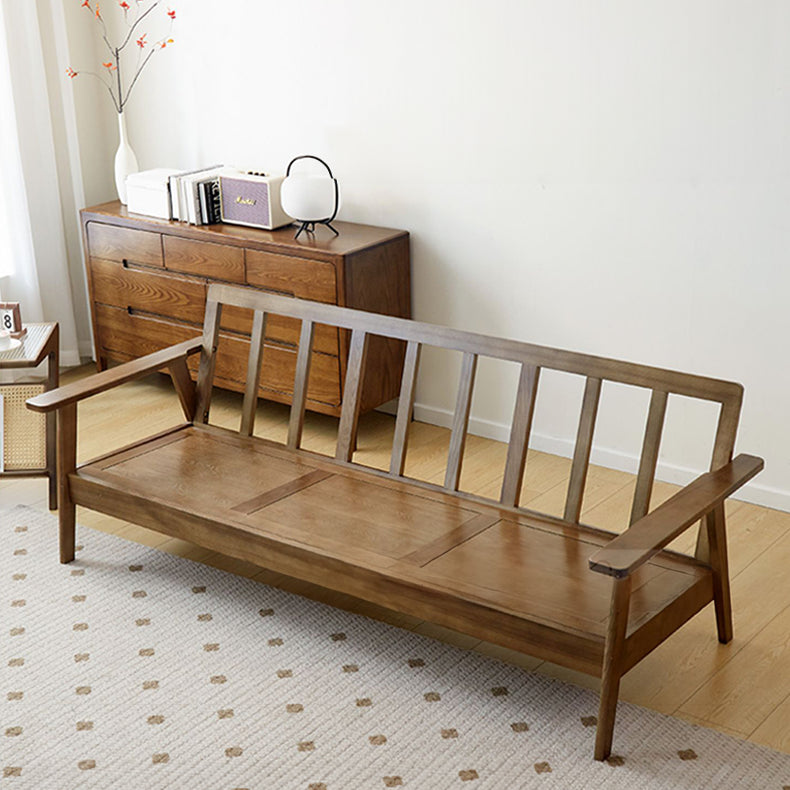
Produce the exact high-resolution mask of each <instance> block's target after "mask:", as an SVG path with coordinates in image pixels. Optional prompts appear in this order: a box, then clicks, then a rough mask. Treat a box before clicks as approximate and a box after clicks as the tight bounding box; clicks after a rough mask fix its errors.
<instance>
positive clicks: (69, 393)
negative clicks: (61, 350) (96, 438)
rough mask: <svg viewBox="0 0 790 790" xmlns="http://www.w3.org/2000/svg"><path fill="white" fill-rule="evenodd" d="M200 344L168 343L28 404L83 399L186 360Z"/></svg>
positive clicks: (39, 406)
mask: <svg viewBox="0 0 790 790" xmlns="http://www.w3.org/2000/svg"><path fill="white" fill-rule="evenodd" d="M202 347H203V338H202V337H196V338H194V339H192V340H185V341H184V342H183V343H179V344H178V345H175V346H168V347H167V348H163V349H161V350H160V351H155V352H154V353H153V354H147V355H146V356H144V357H140V358H139V359H134V360H132V361H131V362H125V363H124V364H123V365H118V367H115V368H111V369H110V370H105V371H103V372H102V373H96V374H94V375H93V376H89V377H88V378H86V379H82V380H80V381H75V382H73V383H72V384H66V385H64V386H63V387H58V388H57V389H54V390H50V391H49V392H42V393H41V395H36V397H34V398H30V399H29V400H28V401H27V407H28V409H32V410H33V411H38V412H47V411H52V410H53V409H60V408H62V407H63V406H68V405H69V404H71V403H76V402H77V401H81V400H84V399H85V398H88V397H90V396H91V395H96V394H97V393H99V392H104V391H105V390H108V389H111V388H112V387H117V386H118V385H119V384H124V383H126V382H127V381H133V380H134V379H139V378H142V377H143V376H147V375H148V374H149V373H154V372H155V371H157V370H161V369H162V368H165V367H167V366H168V365H170V364H171V363H173V362H176V361H178V360H179V359H185V358H186V357H188V356H189V355H190V354H195V353H197V352H198V351H200V349H201V348H202Z"/></svg>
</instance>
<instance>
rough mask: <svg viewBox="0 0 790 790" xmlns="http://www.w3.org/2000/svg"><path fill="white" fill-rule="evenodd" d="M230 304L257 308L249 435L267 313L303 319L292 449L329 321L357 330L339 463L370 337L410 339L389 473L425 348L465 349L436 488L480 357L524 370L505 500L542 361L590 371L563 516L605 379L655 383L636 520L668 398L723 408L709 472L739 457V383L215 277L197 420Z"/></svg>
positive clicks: (575, 503) (345, 457) (700, 548)
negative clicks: (319, 327) (317, 345)
mask: <svg viewBox="0 0 790 790" xmlns="http://www.w3.org/2000/svg"><path fill="white" fill-rule="evenodd" d="M223 303H226V304H230V305H234V306H237V307H243V308H248V309H251V310H253V311H254V318H253V330H252V336H251V343H250V355H249V359H248V366H247V382H246V387H245V394H244V402H243V406H242V417H241V427H240V432H241V433H242V434H243V435H246V436H250V435H252V432H253V427H254V422H255V412H256V408H257V402H258V387H259V382H260V376H261V365H262V362H263V347H264V340H265V334H266V315H267V314H272V315H283V316H289V317H291V318H295V319H297V320H300V321H301V322H302V325H301V333H300V339H299V350H298V354H297V360H296V371H295V376H294V388H293V399H292V404H291V412H290V419H289V424H288V437H287V441H286V445H287V447H289V448H291V449H294V450H298V449H300V447H301V442H302V431H303V427H304V418H305V404H306V399H307V383H308V380H309V374H310V362H311V359H312V356H313V352H312V345H313V338H314V334H315V326H316V324H328V325H330V326H336V327H338V328H340V329H344V330H347V331H350V334H351V338H350V348H349V355H348V365H347V369H346V374H345V382H344V387H343V394H342V407H341V415H340V421H339V426H338V436H337V444H336V446H335V459H336V460H338V461H341V462H345V463H353V456H354V451H355V448H356V433H357V425H358V421H359V413H360V403H361V393H362V382H363V379H364V375H365V361H366V357H367V353H368V347H369V341H370V337H371V335H380V336H384V337H388V338H394V339H396V340H400V341H403V342H405V343H406V353H405V360H404V365H403V373H402V379H401V389H400V398H399V402H398V411H397V417H396V420H395V430H394V435H393V441H392V451H391V456H390V464H389V470H388V472H386V473H385V474H387V475H388V476H389V477H391V478H396V479H397V478H404V465H405V459H406V451H407V445H408V433H409V431H408V428H409V423H410V421H411V417H412V412H413V409H414V393H415V384H416V381H417V375H418V371H419V366H420V359H421V352H422V349H423V347H424V346H434V347H438V348H442V349H447V350H451V351H457V352H461V354H462V355H463V356H462V363H461V373H460V378H459V381H458V387H457V392H456V399H455V410H454V412H453V417H452V427H451V433H450V445H449V450H448V455H447V465H446V468H445V476H444V484H443V485H442V486H439V485H429V487H432V488H434V489H437V490H444V491H452V492H455V491H458V488H459V481H460V476H461V470H462V466H463V458H464V447H465V443H466V435H467V431H468V425H469V415H470V408H471V402H472V394H473V391H474V385H475V376H476V372H477V365H478V360H479V358H480V357H481V356H483V357H490V358H494V359H500V360H506V361H510V362H515V363H517V364H518V365H519V367H520V373H519V380H518V388H517V391H516V399H515V408H514V411H513V419H512V423H511V428H510V438H509V442H508V447H507V458H506V462H505V469H504V474H503V478H502V485H501V491H500V496H499V500H498V502H499V504H501V505H503V506H505V507H513V508H518V507H519V500H520V494H521V487H522V483H523V479H524V472H525V467H526V461H527V449H528V446H529V437H530V431H531V427H532V421H533V415H534V410H535V402H536V399H537V393H538V385H539V382H540V378H541V375H540V374H541V370H542V369H543V368H547V369H550V370H557V371H563V372H566V373H572V374H576V375H579V376H583V377H584V378H585V388H584V396H583V398H582V404H581V410H580V415H579V422H578V428H577V432H576V442H575V445H574V451H573V459H572V463H571V470H570V477H569V481H568V488H567V493H566V498H565V505H564V511H563V517H562V520H563V521H565V522H567V523H570V524H578V523H579V518H580V515H581V511H582V504H583V499H584V490H585V484H586V480H587V473H588V469H589V464H590V457H591V453H592V447H593V439H594V434H595V426H596V419H597V415H598V406H599V403H600V400H601V392H602V386H603V382H604V381H611V382H617V383H620V384H626V385H630V386H633V387H637V388H641V389H648V390H650V392H651V395H650V404H649V407H648V411H647V416H646V421H645V427H644V435H643V440H642V448H641V454H640V458H639V465H638V472H637V479H636V486H635V490H634V496H633V501H632V505H631V512H630V518H629V525H630V524H633V523H635V522H636V521H638V520H639V519H641V518H642V517H644V516H645V515H646V514H647V512H648V510H649V506H650V497H651V494H652V490H653V482H654V479H655V473H656V467H657V464H658V455H659V449H660V446H661V438H662V434H663V429H664V423H665V417H666V410H667V403H668V398H669V395H671V394H676V395H682V396H686V397H690V398H697V399H702V400H706V401H711V402H714V403H717V404H719V407H720V411H719V416H718V423H717V427H716V435H715V439H714V443H713V453H712V457H711V464H710V469H711V470H715V469H718V468H720V467H722V466H724V465H725V464H727V463H728V462H729V461H730V460H731V459H732V455H733V450H734V445H735V437H736V433H737V428H738V420H739V416H740V409H741V401H742V397H743V390H742V387H741V386H740V385H739V384H736V383H733V382H728V381H721V380H718V379H712V378H707V377H702V376H695V375H691V374H687V373H680V372H677V371H672V370H663V369H660V368H655V367H649V366H646V365H638V364H634V363H631V362H623V361H618V360H613V359H608V358H604V357H596V356H592V355H587V354H580V353H576V352H571V351H565V350H561V349H554V348H548V347H545V346H536V345H533V344H529V343H523V342H518V341H514V340H507V339H503V338H494V337H487V336H485V335H480V334H475V333H472V332H465V331H461V330H456V329H449V328H447V327H441V326H435V325H432V324H425V323H421V322H417V321H412V320H408V319H403V318H395V317H392V316H383V315H378V314H376V313H368V312H362V311H359V310H351V309H348V308H343V307H337V306H335V305H325V304H319V303H316V302H308V301H305V300H301V299H293V298H290V297H284V296H278V295H275V294H267V293H261V292H257V291H251V290H248V289H245V288H239V287H236V286H229V285H219V284H212V285H211V286H210V287H209V293H208V301H207V305H206V320H205V324H204V330H203V349H202V353H201V360H200V368H199V372H198V382H197V409H196V411H197V417H196V419H198V420H202V421H203V422H206V421H207V420H208V412H209V406H210V402H211V387H212V380H213V376H214V367H215V357H216V349H217V343H218V341H219V327H220V319H221V315H222V304H223ZM488 501H492V500H490V499H489V500H488ZM707 534H708V530H707V529H700V531H699V537H698V545H697V552H696V553H697V557H698V558H699V559H701V560H703V561H706V562H707V561H708V549H707V537H706V536H707Z"/></svg>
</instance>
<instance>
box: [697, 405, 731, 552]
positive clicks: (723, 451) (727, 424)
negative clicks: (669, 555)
mask: <svg viewBox="0 0 790 790" xmlns="http://www.w3.org/2000/svg"><path fill="white" fill-rule="evenodd" d="M742 400H743V395H742V393H741V396H740V397H738V398H737V399H733V400H730V401H727V402H725V403H722V405H721V410H720V411H719V422H718V425H717V426H716V439H715V441H714V443H713V457H712V458H711V462H710V468H711V469H712V470H713V469H719V468H720V467H722V466H724V465H725V464H728V463H729V462H730V461H731V460H732V453H733V450H734V449H735V435H736V433H737V432H738V419H739V418H740V415H741V403H742ZM694 556H695V557H696V558H697V559H698V560H699V561H700V562H704V563H710V561H711V554H710V546H709V545H708V529H707V528H706V524H705V521H704V520H703V521H702V522H700V525H699V529H698V530H697V548H696V550H695V551H694Z"/></svg>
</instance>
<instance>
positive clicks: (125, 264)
mask: <svg viewBox="0 0 790 790" xmlns="http://www.w3.org/2000/svg"><path fill="white" fill-rule="evenodd" d="M121 266H123V268H124V269H128V268H129V261H127V260H126V258H123V259H122V260H121Z"/></svg>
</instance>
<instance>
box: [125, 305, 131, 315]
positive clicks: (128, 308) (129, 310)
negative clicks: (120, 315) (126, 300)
mask: <svg viewBox="0 0 790 790" xmlns="http://www.w3.org/2000/svg"><path fill="white" fill-rule="evenodd" d="M126 312H127V313H129V315H131V314H132V308H131V307H129V306H127V307H126Z"/></svg>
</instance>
